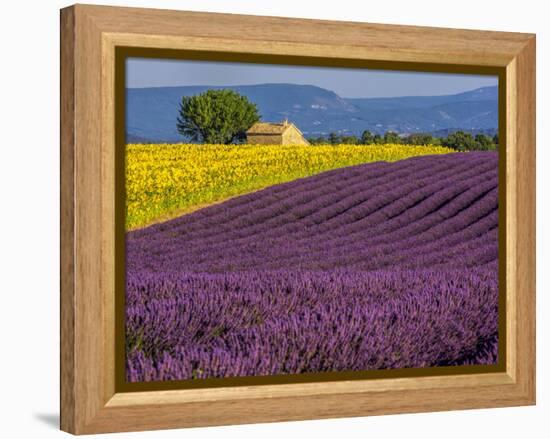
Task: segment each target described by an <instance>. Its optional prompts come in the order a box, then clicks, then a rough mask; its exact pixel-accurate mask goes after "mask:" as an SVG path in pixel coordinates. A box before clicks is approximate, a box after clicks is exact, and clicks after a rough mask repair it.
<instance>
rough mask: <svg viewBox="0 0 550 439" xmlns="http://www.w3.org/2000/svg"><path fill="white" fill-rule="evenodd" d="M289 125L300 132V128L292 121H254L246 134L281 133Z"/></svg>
mask: <svg viewBox="0 0 550 439" xmlns="http://www.w3.org/2000/svg"><path fill="white" fill-rule="evenodd" d="M290 127H294V128H295V129H296V130H297V131H298V132H299V133H300V134H301V132H300V130H299V129H298V128H297V127H296V125H294V124H293V123H292V122H288V121H286V120H285V121H284V122H279V123H275V122H256V123H255V124H254V125H252V126H251V127H250V128H249V129H248V131H247V132H246V134H283V133H284V132H285V131H286V130H288V129H289V128H290Z"/></svg>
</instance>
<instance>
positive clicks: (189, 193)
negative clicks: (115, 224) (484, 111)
mask: <svg viewBox="0 0 550 439" xmlns="http://www.w3.org/2000/svg"><path fill="white" fill-rule="evenodd" d="M452 152H453V150H452V149H450V148H445V147H441V146H433V145H426V146H411V145H402V144H400V145H394V144H386V145H316V146H309V145H308V146H296V145H197V144H129V145H127V147H126V228H127V229H128V230H131V229H136V228H140V227H144V226H146V225H149V224H152V223H155V222H159V221H164V220H168V219H171V218H174V217H176V216H179V215H181V214H184V213H189V212H192V211H194V210H197V209H199V208H201V207H205V206H207V205H209V204H213V203H217V202H220V201H223V200H226V199H228V198H230V197H234V196H237V195H242V194H245V193H247V192H252V191H255V190H258V189H262V188H265V187H267V186H271V185H274V184H278V183H284V182H287V181H291V180H294V179H297V178H302V177H307V176H310V175H314V174H317V173H319V172H323V171H327V170H331V169H336V168H342V167H345V166H352V165H357V164H361V163H368V162H378V161H387V162H393V161H397V160H401V159H405V158H409V157H415V156H423V155H433V154H447V153H452Z"/></svg>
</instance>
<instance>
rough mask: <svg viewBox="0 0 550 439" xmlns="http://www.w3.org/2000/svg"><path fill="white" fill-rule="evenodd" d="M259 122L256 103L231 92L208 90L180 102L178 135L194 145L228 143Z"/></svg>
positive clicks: (243, 136)
mask: <svg viewBox="0 0 550 439" xmlns="http://www.w3.org/2000/svg"><path fill="white" fill-rule="evenodd" d="M258 120H260V116H259V114H258V109H257V107H256V104H253V103H252V102H250V101H249V100H248V99H247V98H246V97H245V96H242V95H240V94H239V93H236V92H234V91H232V90H207V91H206V92H204V93H202V94H200V95H196V96H184V97H183V98H182V99H181V104H180V110H179V116H178V121H177V128H178V132H179V133H180V134H182V135H183V136H185V137H187V138H189V139H190V140H191V141H193V142H205V143H224V144H229V143H233V142H236V141H242V140H244V139H245V138H246V130H247V129H249V128H250V127H251V126H252V125H253V124H254V123H255V122H257V121H258Z"/></svg>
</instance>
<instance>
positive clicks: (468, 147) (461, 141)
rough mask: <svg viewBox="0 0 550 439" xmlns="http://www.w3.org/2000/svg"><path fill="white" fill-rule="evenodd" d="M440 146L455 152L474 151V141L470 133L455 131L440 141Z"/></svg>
mask: <svg viewBox="0 0 550 439" xmlns="http://www.w3.org/2000/svg"><path fill="white" fill-rule="evenodd" d="M441 144H442V145H443V146H446V147H448V148H453V149H456V150H457V151H472V150H475V149H476V141H475V139H474V138H473V137H472V135H471V134H470V133H465V132H464V131H457V132H455V133H453V134H449V135H448V136H447V137H446V138H443V139H441Z"/></svg>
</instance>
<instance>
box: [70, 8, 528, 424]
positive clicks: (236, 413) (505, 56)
mask: <svg viewBox="0 0 550 439" xmlns="http://www.w3.org/2000/svg"><path fill="white" fill-rule="evenodd" d="M61 38H62V46H61V123H62V126H61V182H62V183H61V363H62V368H61V383H62V385H61V428H62V429H63V430H65V431H68V432H71V433H75V434H82V433H95V432H110V431H131V430H146V429H156V428H175V427H189V426H200V425H221V424H236V423H251V422H267V421H283V420H298V419H311V418H329V417H340V416H365V415H378V414H385V413H405V412H421V411H437V410H451V409H464V408H479V407H502V406H510V405H525V404H533V403H534V400H535V350H534V349H535V253H534V252H535V180H534V178H535V176H534V175H535V165H534V163H535V162H534V161H535V107H534V104H535V70H534V68H535V59H534V58H535V49H534V48H535V39H534V36H533V35H527V34H516V33H501V32H484V31H465V30H455V29H435V28H421V27H411V26H387V25H377V24H374V25H373V24H366V23H343V22H332V21H317V20H300V19H290V18H275V17H253V16H240V15H230V14H206V13H196V12H193V13H190V12H176V11H161V10H145V9H133V8H112V7H99V6H83V5H77V6H73V7H70V8H67V9H64V10H63V11H62V12H61ZM117 46H126V47H156V48H164V49H166V48H168V49H182V50H206V51H216V52H227V53H232V52H237V51H238V52H241V53H252V54H253V53H259V54H272V55H291V56H299V57H311V56H322V57H325V58H334V59H341V58H349V59H360V60H375V61H386V62H387V61H391V62H397V63H438V64H448V65H455V64H456V65H458V64H460V65H470V66H487V67H498V68H505V69H506V102H507V113H506V138H507V140H506V157H507V161H506V164H507V168H506V185H507V218H506V235H507V236H506V238H507V255H506V258H507V264H506V271H507V298H506V299H507V314H506V322H507V325H506V326H507V358H506V372H503V373H494V374H477V375H456V376H438V377H421V378H394V379H377V380H362V381H347V382H346V381H338V382H330V383H302V384H285V385H263V386H249V387H226V388H217V389H196V390H191V389H189V390H174V391H155V392H137V393H118V394H117V393H115V384H114V367H113V366H114V340H115V337H114V331H115V329H114V326H115V324H114V303H115V279H114V272H113V267H114V260H115V255H114V238H115V230H114V214H115V207H114V203H115V201H114V198H115V197H114V175H115V173H114V166H115V163H114V162H115V159H114V151H115V139H114V133H115V126H114V53H115V48H116V47H117Z"/></svg>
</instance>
